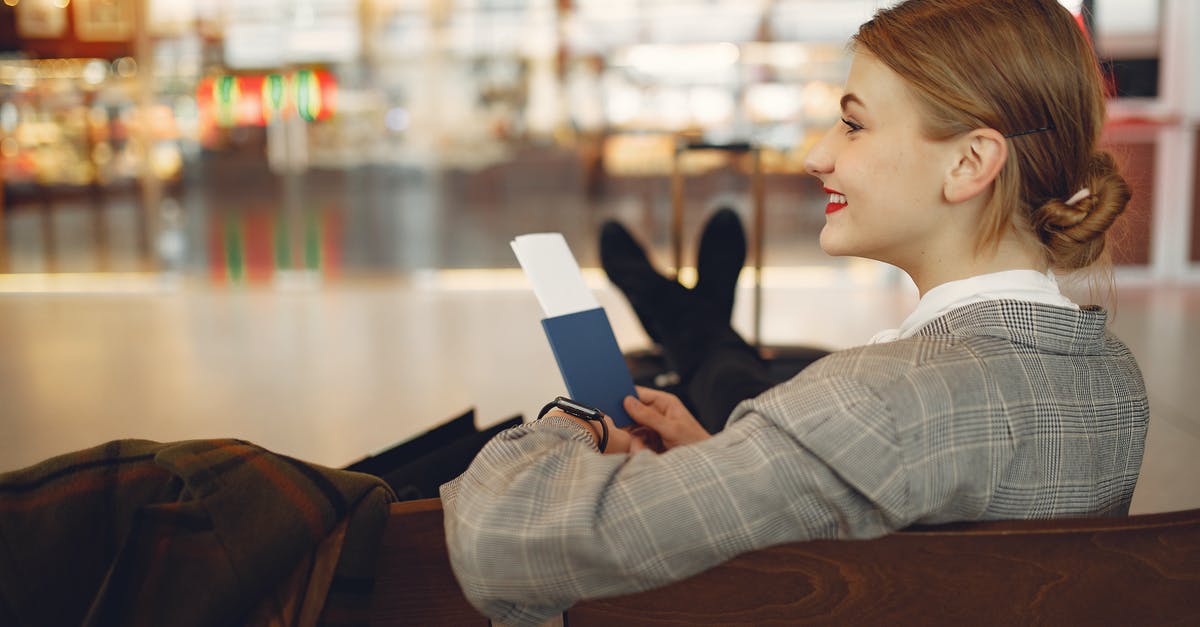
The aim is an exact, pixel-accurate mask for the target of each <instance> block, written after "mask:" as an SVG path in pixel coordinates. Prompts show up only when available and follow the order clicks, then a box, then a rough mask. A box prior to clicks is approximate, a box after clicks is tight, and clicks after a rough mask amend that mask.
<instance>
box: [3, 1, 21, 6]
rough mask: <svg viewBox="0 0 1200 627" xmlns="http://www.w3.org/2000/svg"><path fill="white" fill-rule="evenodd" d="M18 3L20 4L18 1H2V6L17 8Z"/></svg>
mask: <svg viewBox="0 0 1200 627" xmlns="http://www.w3.org/2000/svg"><path fill="white" fill-rule="evenodd" d="M18 2H20V0H4V4H7V5H8V6H10V7H15V6H17V3H18Z"/></svg>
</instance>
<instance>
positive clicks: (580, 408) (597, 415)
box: [538, 396, 608, 453]
mask: <svg viewBox="0 0 1200 627" xmlns="http://www.w3.org/2000/svg"><path fill="white" fill-rule="evenodd" d="M551 409H561V410H562V411H564V412H566V413H567V414H569V415H571V416H574V417H576V418H581V419H583V420H588V421H592V422H598V423H600V430H601V434H602V435H601V436H600V444H599V446H598V448H599V449H600V452H601V453H603V452H604V449H605V448H607V447H608V423H606V422H604V412H602V411H600V410H599V409H596V408H595V407H588V406H587V405H584V404H583V403H579V402H576V401H573V400H571V399H569V398H567V397H565V396H559V397H557V398H555V399H554V400H552V401H550V402H549V403H546V405H545V406H544V407H542V411H540V412H538V420H541V419H542V416H545V415H546V414H547V413H549V411H550V410H551Z"/></svg>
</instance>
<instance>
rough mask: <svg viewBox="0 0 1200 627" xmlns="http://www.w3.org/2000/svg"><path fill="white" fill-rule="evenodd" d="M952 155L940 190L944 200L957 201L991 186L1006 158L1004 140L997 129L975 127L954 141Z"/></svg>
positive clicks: (968, 198) (970, 196) (977, 193)
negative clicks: (951, 160) (952, 158)
mask: <svg viewBox="0 0 1200 627" xmlns="http://www.w3.org/2000/svg"><path fill="white" fill-rule="evenodd" d="M953 155H954V161H953V163H952V164H951V167H950V170H949V171H948V172H947V173H946V180H945V182H944V184H943V187H942V193H943V195H944V196H945V197H946V201H947V202H949V203H960V202H963V201H966V200H970V199H971V198H974V197H976V196H978V195H979V194H982V193H983V192H985V191H987V190H989V189H991V185H992V183H993V182H994V181H995V180H996V177H997V176H999V175H1000V169H1001V168H1003V167H1004V164H1005V163H1006V162H1007V161H1008V141H1007V140H1005V139H1004V135H1002V134H1000V131H997V130H995V129H991V128H977V129H975V130H973V131H971V132H969V133H967V134H966V135H964V136H963V137H961V138H959V139H958V140H957V141H956V142H955V151H954V153H953Z"/></svg>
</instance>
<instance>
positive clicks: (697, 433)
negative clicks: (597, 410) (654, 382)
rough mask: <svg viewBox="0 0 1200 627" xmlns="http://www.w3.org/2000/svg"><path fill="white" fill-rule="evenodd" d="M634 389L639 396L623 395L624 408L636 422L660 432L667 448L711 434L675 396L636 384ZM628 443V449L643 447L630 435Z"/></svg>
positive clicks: (644, 446)
mask: <svg viewBox="0 0 1200 627" xmlns="http://www.w3.org/2000/svg"><path fill="white" fill-rule="evenodd" d="M637 393H638V397H639V398H634V397H632V396H626V397H625V411H627V412H629V415H630V416H632V417H633V419H634V420H636V421H637V422H638V424H641V425H644V426H647V427H649V428H651V429H653V430H654V431H655V432H657V433H658V435H660V436H662V441H663V446H664V447H665V448H666V449H667V450H670V449H672V448H675V447H676V446H683V445H684V444H693V443H695V442H699V441H701V440H707V439H708V438H711V437H712V435H711V434H709V433H708V431H705V430H704V427H702V426H700V423H699V422H698V421H697V420H696V418H695V416H692V413H691V412H690V411H688V410H687V407H684V405H683V401H681V400H679V397H678V396H675V395H674V394H671V393H669V392H663V391H661V390H653V389H650V388H644V387H642V386H640V385H639V386H637ZM628 447H629V451H630V452H637V451H640V450H642V449H646V448H647V447H646V445H645V444H644V443H642V441H641V440H639V439H638V438H636V437H634V438H631V439H630V442H629V443H628ZM609 448H610V449H611V448H612V444H609Z"/></svg>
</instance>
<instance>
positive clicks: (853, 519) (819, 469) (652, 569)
mask: <svg viewBox="0 0 1200 627" xmlns="http://www.w3.org/2000/svg"><path fill="white" fill-rule="evenodd" d="M826 398H828V397H826ZM845 409H846V408H845V407H840V406H839V405H838V404H837V403H829V402H826V403H823V404H820V405H817V406H814V407H812V408H811V409H810V411H809V414H817V413H823V414H824V415H825V418H829V417H834V416H836V415H839V414H840V413H841V412H842V411H844V410H845ZM803 418H805V419H806V420H801V422H806V421H807V422H808V423H811V424H817V423H821V422H823V420H822V419H821V417H820V416H816V415H809V416H806V417H803ZM899 472H900V470H899V469H891V474H892V475H895V474H896V473H899ZM442 500H443V504H444V509H445V525H446V539H447V544H448V547H449V551H450V560H451V565H452V567H453V569H454V572H455V574H456V576H457V578H458V580H459V583H460V584H461V586H462V588H463V591H464V593H465V594H466V596H467V598H468V600H470V602H471V603H472V604H473V605H474V606H475V607H476V608H478V609H479V610H480V611H481V612H483V613H484V614H486V615H488V616H489V617H491V618H493V619H495V620H497V621H499V622H502V623H505V624H514V625H519V624H537V623H540V622H544V621H545V620H548V619H549V618H551V617H553V616H555V615H557V614H559V613H560V612H562V611H563V610H564V609H566V608H567V607H570V606H571V605H572V604H574V603H575V602H576V601H579V600H581V599H587V598H599V597H607V596H615V595H620V594H627V593H632V592H636V591H641V590H646V589H650V588H655V587H659V586H662V585H666V584H668V583H671V582H674V581H678V580H681V579H684V578H686V577H689V576H691V575H693V574H695V573H698V572H700V571H703V570H705V569H707V568H710V567H712V566H715V565H717V564H719V563H721V562H723V561H726V560H728V559H730V558H732V557H734V556H736V555H739V554H741V553H745V552H749V551H753V550H756V549H759V548H763V547H767V546H771V545H775V544H780V543H785V542H792V541H798V540H806V539H815V538H839V537H840V538H867V537H876V536H879V535H883V534H885V533H887V532H889V531H891V530H893V529H894V528H895V526H894V525H895V520H894V519H893V518H891V517H889V516H888V515H886V514H885V513H884V512H883V511H881V509H880V508H879V507H878V505H877V504H876V503H875V502H873V501H872V500H871V498H869V497H868V496H866V495H865V494H864V492H863V491H861V490H859V489H856V488H855V487H854V486H853V485H852V483H850V482H848V481H847V480H846V479H845V478H843V476H841V475H840V474H839V473H838V472H836V471H835V470H834V469H832V468H831V467H830V465H829V464H828V463H826V462H825V461H823V460H822V459H821V458H820V457H818V456H817V455H815V454H814V453H813V451H812V450H810V448H809V447H808V446H806V444H805V443H804V442H802V440H801V439H800V438H798V437H796V436H795V434H794V433H793V432H791V431H790V430H788V429H786V428H784V427H782V426H780V425H779V424H778V423H776V422H775V421H772V420H770V419H768V418H767V417H765V416H763V415H760V414H757V413H755V412H753V411H749V412H743V415H740V416H739V418H738V420H737V421H736V422H734V423H732V424H731V425H730V426H729V427H727V428H726V430H725V431H722V432H721V433H719V434H718V435H716V436H715V437H713V438H710V439H708V440H705V441H703V442H700V443H697V444H694V445H690V446H684V447H679V448H676V449H673V450H671V451H668V452H666V453H663V454H654V453H652V452H649V451H641V452H639V453H637V454H633V455H600V454H598V452H597V451H596V449H595V447H594V444H593V443H592V436H591V435H590V434H589V433H588V432H587V431H586V430H585V429H584V428H583V427H582V426H581V425H578V424H576V423H574V422H572V421H568V420H559V419H553V418H549V417H548V418H546V419H544V420H542V421H539V422H536V423H530V424H527V425H522V426H519V427H515V428H513V429H510V430H508V431H506V432H503V433H501V434H500V435H499V436H497V437H496V438H495V439H493V441H492V442H490V443H489V444H488V445H487V446H486V447H484V449H483V450H482V451H481V452H480V454H479V455H478V456H477V457H476V459H475V461H474V462H473V463H472V465H471V466H470V468H469V469H468V470H467V471H466V473H464V474H463V475H462V476H460V477H459V478H457V479H455V480H454V481H452V482H450V483H448V484H446V485H444V486H443V487H442Z"/></svg>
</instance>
